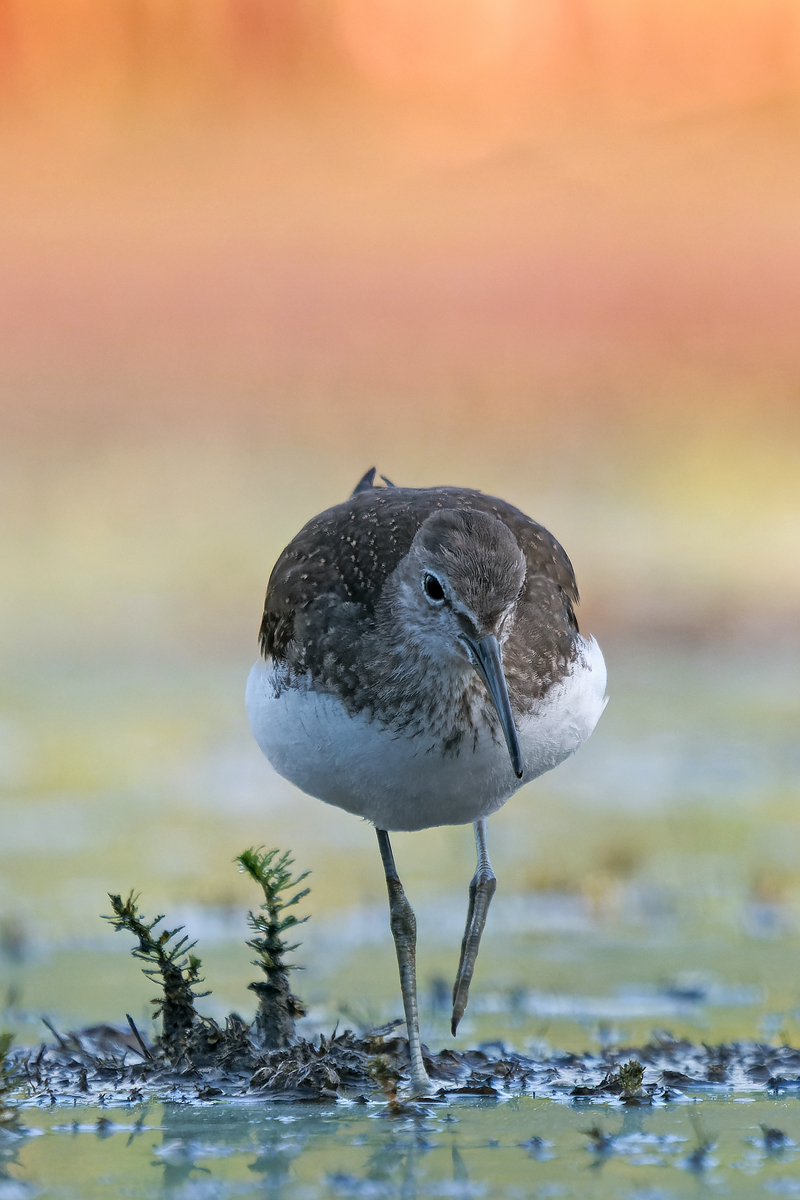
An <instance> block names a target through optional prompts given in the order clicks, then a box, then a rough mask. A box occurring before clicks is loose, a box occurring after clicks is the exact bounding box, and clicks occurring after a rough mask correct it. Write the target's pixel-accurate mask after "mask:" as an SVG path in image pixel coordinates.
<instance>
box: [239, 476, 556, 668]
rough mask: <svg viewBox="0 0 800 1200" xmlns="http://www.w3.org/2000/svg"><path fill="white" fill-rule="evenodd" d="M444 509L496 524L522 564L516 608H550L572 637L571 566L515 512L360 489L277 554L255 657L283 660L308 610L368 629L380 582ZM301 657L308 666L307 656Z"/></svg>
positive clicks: (475, 500)
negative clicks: (333, 613) (328, 611)
mask: <svg viewBox="0 0 800 1200" xmlns="http://www.w3.org/2000/svg"><path fill="white" fill-rule="evenodd" d="M449 508H472V509H477V510H478V511H481V512H486V513H491V514H494V515H495V516H496V517H498V518H499V519H500V520H501V521H503V522H504V523H505V525H507V526H508V528H509V529H510V530H511V531H512V533H513V534H514V536H515V538H516V540H517V543H518V545H519V547H520V549H521V550H522V552H523V554H524V555H525V560H526V563H527V575H526V581H525V586H524V589H523V594H522V596H521V597H520V606H521V607H522V608H523V609H524V608H526V607H528V606H529V605H530V606H534V607H535V608H536V610H537V611H539V612H542V602H543V600H544V601H545V603H544V608H545V610H547V609H550V610H552V608H553V605H554V604H555V606H556V607H557V608H558V609H559V610H560V611H559V613H558V614H557V619H556V624H557V625H558V626H560V627H561V631H562V636H563V634H564V633H566V632H567V628H568V629H569V630H570V631H573V630H574V631H577V623H576V622H575V618H574V614H573V611H572V605H573V604H576V603H577V602H578V589H577V586H576V583H575V575H574V573H573V570H572V564H571V563H570V561H569V558H568V557H567V555H566V554H565V552H564V550H563V549H562V547H561V546H560V545H559V543H558V542H557V541H556V540H555V538H554V537H553V536H552V534H550V533H548V532H547V530H546V529H544V528H543V527H542V526H541V525H538V524H537V523H536V522H535V521H532V520H531V519H530V517H526V516H525V514H524V513H522V512H520V511H519V509H517V508H514V507H513V505H511V504H508V503H506V501H504V500H499V499H497V498H496V497H494V496H484V495H483V494H482V493H481V492H477V491H474V490H472V489H471V488H453V487H436V488H420V489H416V488H398V487H387V488H367V489H364V490H361V491H358V492H356V493H354V494H353V495H352V496H351V497H350V498H349V499H348V500H345V501H344V502H343V503H342V504H337V505H335V507H333V508H329V509H327V510H326V511H325V512H323V513H320V514H319V516H316V517H314V518H313V519H312V520H311V521H309V522H308V524H307V525H304V526H303V528H302V529H301V530H300V532H299V533H298V534H297V536H296V537H295V538H293V539H292V541H291V542H290V543H289V545H288V546H287V547H286V549H285V550H284V551H283V553H282V554H281V556H280V558H279V559H278V561H277V563H276V564H275V567H274V569H273V571H272V574H271V576H270V580H269V585H268V587H267V596H266V601H265V605H264V616H263V620H262V622H261V632H260V642H261V649H262V652H263V653H264V654H265V655H267V656H271V657H272V658H273V659H275V660H276V661H277V662H281V661H283V660H284V659H285V657H286V655H287V650H288V648H289V646H290V644H291V643H292V641H293V639H297V638H298V637H299V638H300V639H301V640H302V630H303V625H304V621H303V613H304V612H305V611H306V610H308V609H309V608H310V606H312V605H313V606H314V608H315V609H317V610H318V609H319V606H320V604H324V605H325V606H326V607H327V606H328V605H330V607H331V608H332V609H336V610H337V613H338V619H339V621H340V622H341V626H342V630H343V631H344V627H345V626H350V627H351V629H353V630H354V631H355V630H357V629H358V628H359V627H361V628H364V623H365V622H366V623H367V625H368V624H369V622H370V619H371V618H372V616H373V615H374V612H375V607H376V604H377V602H378V599H379V597H380V594H381V590H382V588H383V585H384V583H385V582H386V579H387V578H388V576H389V575H390V574H391V573H392V571H394V569H395V567H397V565H398V563H399V562H400V561H401V560H402V559H403V558H404V557H405V555H406V554H407V553H408V551H409V549H410V547H411V543H412V541H413V539H414V536H415V534H416V533H417V530H418V529H419V528H420V526H421V525H422V523H423V521H425V519H426V518H427V517H428V516H430V514H431V513H433V512H435V511H436V510H437V509H449ZM543 585H544V586H543ZM554 585H555V586H554ZM542 615H543V616H544V613H542ZM548 615H549V617H550V620H552V619H553V617H554V616H556V614H555V613H552V611H551V613H549V614H548ZM548 623H549V622H548ZM295 649H296V650H297V649H299V647H296V648H295ZM301 657H302V658H304V659H305V660H306V663H307V665H309V666H310V665H311V664H310V662H309V660H308V658H307V656H306V655H302V654H301Z"/></svg>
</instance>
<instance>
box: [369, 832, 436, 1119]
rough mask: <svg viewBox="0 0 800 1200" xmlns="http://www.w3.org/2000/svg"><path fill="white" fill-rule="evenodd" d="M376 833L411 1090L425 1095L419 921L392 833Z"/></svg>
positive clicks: (426, 1087) (426, 1084)
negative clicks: (397, 970)
mask: <svg viewBox="0 0 800 1200" xmlns="http://www.w3.org/2000/svg"><path fill="white" fill-rule="evenodd" d="M375 832H376V833H377V835H378V845H379V846H380V848H381V858H382V859H383V869H384V871H385V872H386V887H387V888H388V890H389V921H390V924H391V927H392V936H393V937H394V946H395V950H396V951H397V965H398V967H399V968H400V988H401V991H402V993H403V1008H404V1009H405V1014H406V1028H407V1029H408V1050H409V1054H410V1056H411V1090H412V1094H413V1095H415V1096H424V1095H425V1093H426V1092H427V1091H429V1090H430V1087H431V1081H430V1080H429V1079H428V1074H427V1072H426V1070H425V1064H424V1063H423V1061H422V1050H421V1049H420V1043H419V1016H418V1013H417V922H416V919H415V917H414V912H413V909H412V908H411V905H410V904H409V903H408V900H407V899H406V894H405V892H404V891H403V885H402V883H401V882H400V876H399V875H398V874H397V868H396V867H395V865H394V855H393V854H392V847H391V844H390V842H389V835H388V833H387V832H386V830H385V829H377V830H376V831H375Z"/></svg>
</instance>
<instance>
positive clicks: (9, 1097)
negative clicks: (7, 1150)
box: [0, 1033, 21, 1133]
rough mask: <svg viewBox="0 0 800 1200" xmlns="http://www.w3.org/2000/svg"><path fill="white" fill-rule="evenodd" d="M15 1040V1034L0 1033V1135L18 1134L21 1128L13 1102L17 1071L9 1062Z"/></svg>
mask: <svg viewBox="0 0 800 1200" xmlns="http://www.w3.org/2000/svg"><path fill="white" fill-rule="evenodd" d="M13 1040H14V1036H13V1034H11V1033H0V1133H17V1132H19V1130H20V1128H21V1126H20V1120H19V1114H18V1113H17V1108H16V1105H15V1104H14V1101H13V1091H14V1076H15V1071H14V1068H13V1067H12V1066H11V1063H10V1061H9V1051H10V1049H11V1043H12V1042H13Z"/></svg>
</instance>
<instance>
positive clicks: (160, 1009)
mask: <svg viewBox="0 0 800 1200" xmlns="http://www.w3.org/2000/svg"><path fill="white" fill-rule="evenodd" d="M108 898H109V900H110V901H111V907H112V908H113V910H114V913H113V915H112V916H106V917H104V918H103V919H104V920H106V921H110V922H111V924H112V925H113V926H114V929H115V930H116V931H117V932H119V931H120V930H125V931H126V932H127V933H132V934H133V936H134V937H135V938H136V939H137V942H138V944H137V945H136V946H134V948H133V950H132V951H131V953H132V954H133V956H134V958H139V959H142V960H143V961H144V962H145V963H147V964H148V965H147V966H145V967H142V971H143V973H144V974H145V975H146V976H147V977H148V979H158V980H159V981H160V984H161V989H162V995H161V996H160V997H158V998H157V999H155V1000H153V1001H152V1003H153V1004H154V1005H155V1006H156V1009H155V1013H154V1016H156V1017H158V1016H160V1017H161V1038H160V1042H161V1046H162V1049H163V1050H164V1051H165V1052H166V1053H167V1054H168V1055H169V1056H170V1057H173V1058H174V1057H176V1056H179V1055H180V1053H181V1052H182V1050H183V1048H184V1046H185V1044H186V1039H187V1037H188V1035H189V1034H190V1032H191V1029H192V1026H193V1025H194V1023H195V1021H197V1020H198V1013H197V1011H196V1010H195V1007H194V1002H195V1000H198V999H201V998H202V997H203V996H208V995H209V993H208V992H195V991H193V990H192V989H193V988H194V986H195V984H198V983H202V982H203V980H202V979H201V977H200V966H201V963H200V959H199V958H198V957H197V955H195V954H192V950H193V949H194V947H195V945H196V944H197V943H196V942H189V938H188V936H184V937H181V938H178V940H177V941H175V940H174V939H175V938H176V937H177V936H178V934H179V933H181V931H182V930H183V926H182V925H179V926H178V927H177V928H176V929H162V930H161V932H160V933H158V934H154V933H153V930H154V929H155V927H156V925H158V924H159V922H160V921H163V920H164V917H163V914H162V915H161V916H158V917H156V918H155V920H153V921H147V920H146V918H145V917H144V916H143V915H142V914H140V913H139V910H138V907H137V903H136V902H137V900H138V896H137V895H136V894H135V893H134V892H130V894H129V895H128V898H127V900H123V899H122V897H121V896H118V895H114V894H113V893H111V892H109V896H108ZM170 943H171V944H170ZM187 943H188V945H187Z"/></svg>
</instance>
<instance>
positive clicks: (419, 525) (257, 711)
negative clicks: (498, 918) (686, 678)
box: [246, 468, 606, 1095]
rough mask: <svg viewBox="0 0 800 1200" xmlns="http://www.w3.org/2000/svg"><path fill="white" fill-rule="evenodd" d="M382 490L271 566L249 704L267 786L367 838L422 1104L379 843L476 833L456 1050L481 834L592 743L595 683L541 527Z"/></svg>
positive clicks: (557, 549)
mask: <svg viewBox="0 0 800 1200" xmlns="http://www.w3.org/2000/svg"><path fill="white" fill-rule="evenodd" d="M384 483H385V484H386V486H385V487H380V486H376V484H375V469H374V468H373V469H372V470H370V471H368V472H367V473H366V475H365V476H364V477H363V479H362V480H361V481H360V482H359V483H358V485H357V486H356V488H355V491H354V492H353V493H352V495H351V496H350V498H349V499H348V500H346V501H345V502H344V503H343V504H337V505H335V506H334V507H333V508H329V509H327V510H326V511H325V512H323V513H320V515H319V516H317V517H314V518H313V520H311V521H309V522H308V524H307V525H305V526H304V527H303V528H302V529H301V530H300V532H299V533H298V534H297V536H296V537H295V538H294V539H293V540H292V541H291V542H290V543H289V545H288V546H287V547H286V549H285V550H284V551H283V553H282V554H281V556H280V558H279V559H278V561H277V563H276V564H275V567H274V569H273V571H272V575H271V576H270V580H269V584H268V587H267V597H266V602H265V605H264V616H263V619H262V622H261V632H260V645H261V652H262V657H261V658H260V659H259V661H258V662H257V663H256V664H255V666H254V667H253V669H252V671H251V672H250V677H249V679H248V683H247V694H246V701H247V711H248V714H249V717H250V724H251V726H252V729H253V733H254V735H255V738H256V741H257V742H258V744H259V746H260V747H261V749H262V750H263V752H264V754H265V755H266V756H267V758H268V759H269V761H270V762H271V763H272V765H273V767H274V768H275V769H276V770H277V771H278V772H279V774H281V775H283V776H284V777H285V778H286V779H289V780H291V782H292V783H294V784H296V785H297V787H299V788H301V789H302V790H303V791H304V792H308V793H309V794H310V795H312V796H316V797H318V798H319V799H320V800H324V801H325V802H326V803H328V804H335V805H338V806H339V807H340V808H344V809H346V810H347V811H348V812H351V813H355V814H357V815H358V816H360V817H363V818H366V820H368V821H370V822H371V823H372V824H373V825H374V826H375V829H376V831H377V835H378V843H379V846H380V852H381V857H382V860H383V866H384V871H385V873H386V883H387V887H388V891H389V911H390V921H391V929H392V934H393V935H394V941H395V948H396V951H397V960H398V965H399V968H400V984H401V989H402V994H403V1007H404V1010H405V1018H406V1025H407V1028H408V1042H409V1051H410V1061H411V1090H412V1093H413V1094H417V1095H421V1094H424V1093H425V1092H426V1090H427V1089H428V1088H429V1086H430V1084H429V1080H428V1077H427V1074H426V1071H425V1065H424V1062H423V1058H422V1053H421V1049H420V1038H419V1022H418V1016H417V997H416V965H415V949H416V921H415V918H414V913H413V911H412V909H411V906H410V905H409V903H408V900H407V899H406V896H405V893H404V891H403V887H402V884H401V883H400V879H399V876H398V874H397V870H396V867H395V863H394V857H393V855H392V848H391V844H390V842H389V831H392V830H400V829H404V830H415V829H428V828H430V827H432V826H435V825H461V824H468V823H470V822H471V823H473V824H474V828H475V842H476V846H477V853H478V865H477V870H476V872H475V875H474V877H473V879H472V882H471V884H470V889H469V910H468V914H467V923H466V929H465V932H464V938H463V941H462V944H461V960H460V962H459V966H458V971H457V973H456V982H455V987H454V989H453V1016H452V1031H453V1034H455V1032H456V1029H457V1027H458V1023H459V1021H460V1020H461V1017H462V1016H463V1013H464V1010H465V1008H466V1004H467V997H468V993H469V985H470V981H471V979H472V974H473V970H474V967H475V960H476V958H477V954H478V947H479V944H480V939H481V934H482V933H483V929H484V926H485V924H486V915H487V912H488V909H489V903H490V901H491V898H492V895H493V894H494V890H495V887H496V880H495V875H494V872H493V871H492V867H491V863H490V861H489V854H488V850H487V841H486V819H487V817H489V816H490V815H491V814H492V813H493V812H496V811H497V809H499V808H500V807H501V806H502V805H503V804H505V802H506V801H507V800H508V799H509V797H510V796H512V795H513V794H514V793H515V792H516V791H517V790H518V789H519V788H520V787H522V785H523V784H525V783H528V782H529V781H530V780H531V779H535V778H536V777H537V776H538V775H541V774H542V773H543V772H544V771H549V770H550V769H551V768H552V767H555V766H557V765H558V764H559V763H560V762H563V760H564V759H565V758H567V757H569V755H571V754H573V753H574V752H575V751H576V750H577V749H578V747H579V746H580V745H581V743H582V742H584V741H585V740H586V738H588V736H589V734H590V733H591V732H592V730H593V729H594V727H595V725H596V723H597V721H598V718H599V717H600V714H601V712H602V711H603V708H604V707H605V703H606V701H605V688H606V669H605V663H604V662H603V656H602V654H601V653H600V648H599V646H598V645H597V642H596V641H595V640H594V638H588V639H587V638H584V637H583V636H582V635H581V634H580V633H579V631H578V623H577V621H576V619H575V612H574V606H575V605H576V604H577V603H578V589H577V587H576V584H575V575H574V572H573V570H572V564H571V563H570V561H569V559H568V558H567V555H566V554H565V552H564V551H563V549H562V548H561V546H560V545H559V543H558V542H557V541H556V540H555V538H554V537H553V536H552V535H551V534H550V533H548V532H547V530H546V529H544V528H543V527H542V526H541V525H538V524H537V523H536V522H535V521H532V520H531V519H530V517H526V516H525V515H524V513H522V512H520V511H519V509H516V508H514V507H512V505H510V504H508V503H506V502H505V501H504V500H499V499H497V498H495V497H493V496H485V495H483V494H482V493H481V492H478V491H473V490H472V489H469V488H455V487H432V488H403V487H395V486H394V485H393V484H391V483H389V481H388V480H385V479H384Z"/></svg>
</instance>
